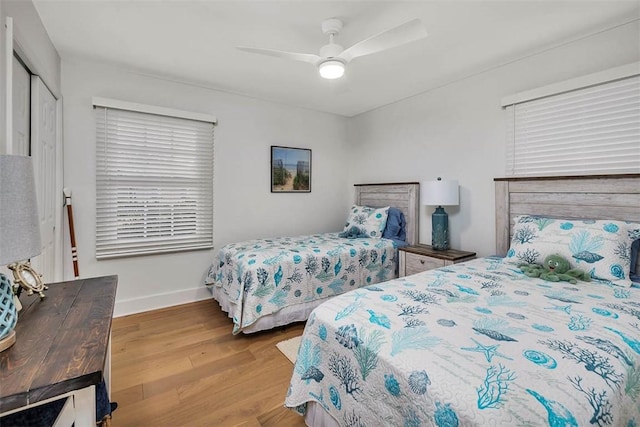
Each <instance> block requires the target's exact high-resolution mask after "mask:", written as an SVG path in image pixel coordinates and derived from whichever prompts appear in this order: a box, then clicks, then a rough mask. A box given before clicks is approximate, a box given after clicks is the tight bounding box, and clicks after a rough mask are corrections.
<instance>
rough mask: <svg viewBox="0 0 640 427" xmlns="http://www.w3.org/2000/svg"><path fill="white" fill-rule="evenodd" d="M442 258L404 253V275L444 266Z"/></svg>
mask: <svg viewBox="0 0 640 427" xmlns="http://www.w3.org/2000/svg"><path fill="white" fill-rule="evenodd" d="M444 265H445V262H444V260H443V259H438V258H431V257H428V256H425V255H418V254H414V253H411V252H406V253H405V271H404V273H405V276H410V275H412V274H416V273H422V272H423V271H427V270H431V269H434V268H438V267H444Z"/></svg>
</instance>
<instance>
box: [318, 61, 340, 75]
mask: <svg viewBox="0 0 640 427" xmlns="http://www.w3.org/2000/svg"><path fill="white" fill-rule="evenodd" d="M318 71H319V72H320V76H321V77H322V78H325V79H339V78H340V77H342V76H343V75H344V64H343V63H342V62H340V61H331V60H329V61H324V62H323V63H322V64H320V65H319V66H318Z"/></svg>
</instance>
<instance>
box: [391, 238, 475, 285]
mask: <svg viewBox="0 0 640 427" xmlns="http://www.w3.org/2000/svg"><path fill="white" fill-rule="evenodd" d="M398 254H399V257H400V271H399V274H398V275H399V276H400V277H404V276H410V275H412V274H417V273H422V272H423V271H427V270H431V269H434V268H438V267H444V266H445V265H451V264H457V263H460V262H464V261H469V260H470V259H474V258H475V257H476V253H475V252H467V251H458V250H455V249H447V250H445V251H437V250H435V249H433V248H432V247H431V246H429V245H420V244H419V245H412V246H404V247H402V248H400V249H399V252H398Z"/></svg>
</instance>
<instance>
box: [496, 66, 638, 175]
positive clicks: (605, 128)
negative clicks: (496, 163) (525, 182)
mask: <svg viewBox="0 0 640 427" xmlns="http://www.w3.org/2000/svg"><path fill="white" fill-rule="evenodd" d="M506 111H507V168H506V169H507V170H506V173H507V175H509V176H518V175H528V176H531V175H594V174H605V173H606V174H609V173H638V172H640V76H638V75H635V76H631V77H626V78H622V79H617V80H614V81H609V82H605V83H599V84H596V85H592V86H589V87H584V88H579V89H575V90H571V91H568V92H563V93H559V94H555V95H550V96H545V97H542V98H539V99H534V100H531V101H524V102H521V103H515V104H512V105H508V106H507V107H506Z"/></svg>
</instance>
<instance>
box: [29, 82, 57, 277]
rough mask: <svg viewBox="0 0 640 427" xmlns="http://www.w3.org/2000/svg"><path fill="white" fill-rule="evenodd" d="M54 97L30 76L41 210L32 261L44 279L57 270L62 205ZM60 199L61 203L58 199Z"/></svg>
mask: <svg viewBox="0 0 640 427" xmlns="http://www.w3.org/2000/svg"><path fill="white" fill-rule="evenodd" d="M57 125H58V121H57V106H56V99H55V98H54V96H53V95H52V94H51V92H50V91H49V89H47V87H46V86H45V85H44V83H42V80H40V78H39V77H38V76H32V77H31V155H32V157H33V168H34V175H35V180H36V193H37V194H38V210H39V211H40V212H39V213H40V235H41V238H42V254H41V255H39V256H37V257H35V258H33V259H32V260H31V263H32V264H33V266H34V268H35V270H36V271H37V272H39V273H40V274H42V276H43V279H44V281H45V283H47V282H52V281H53V280H54V279H55V273H56V265H55V262H56V249H57V245H56V220H57V215H56V213H57V212H56V210H57V209H58V208H60V209H62V202H61V200H62V199H61V198H62V196H61V195H59V194H57V187H58V186H57V182H56V177H57V172H56V138H57ZM58 202H60V203H58Z"/></svg>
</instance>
